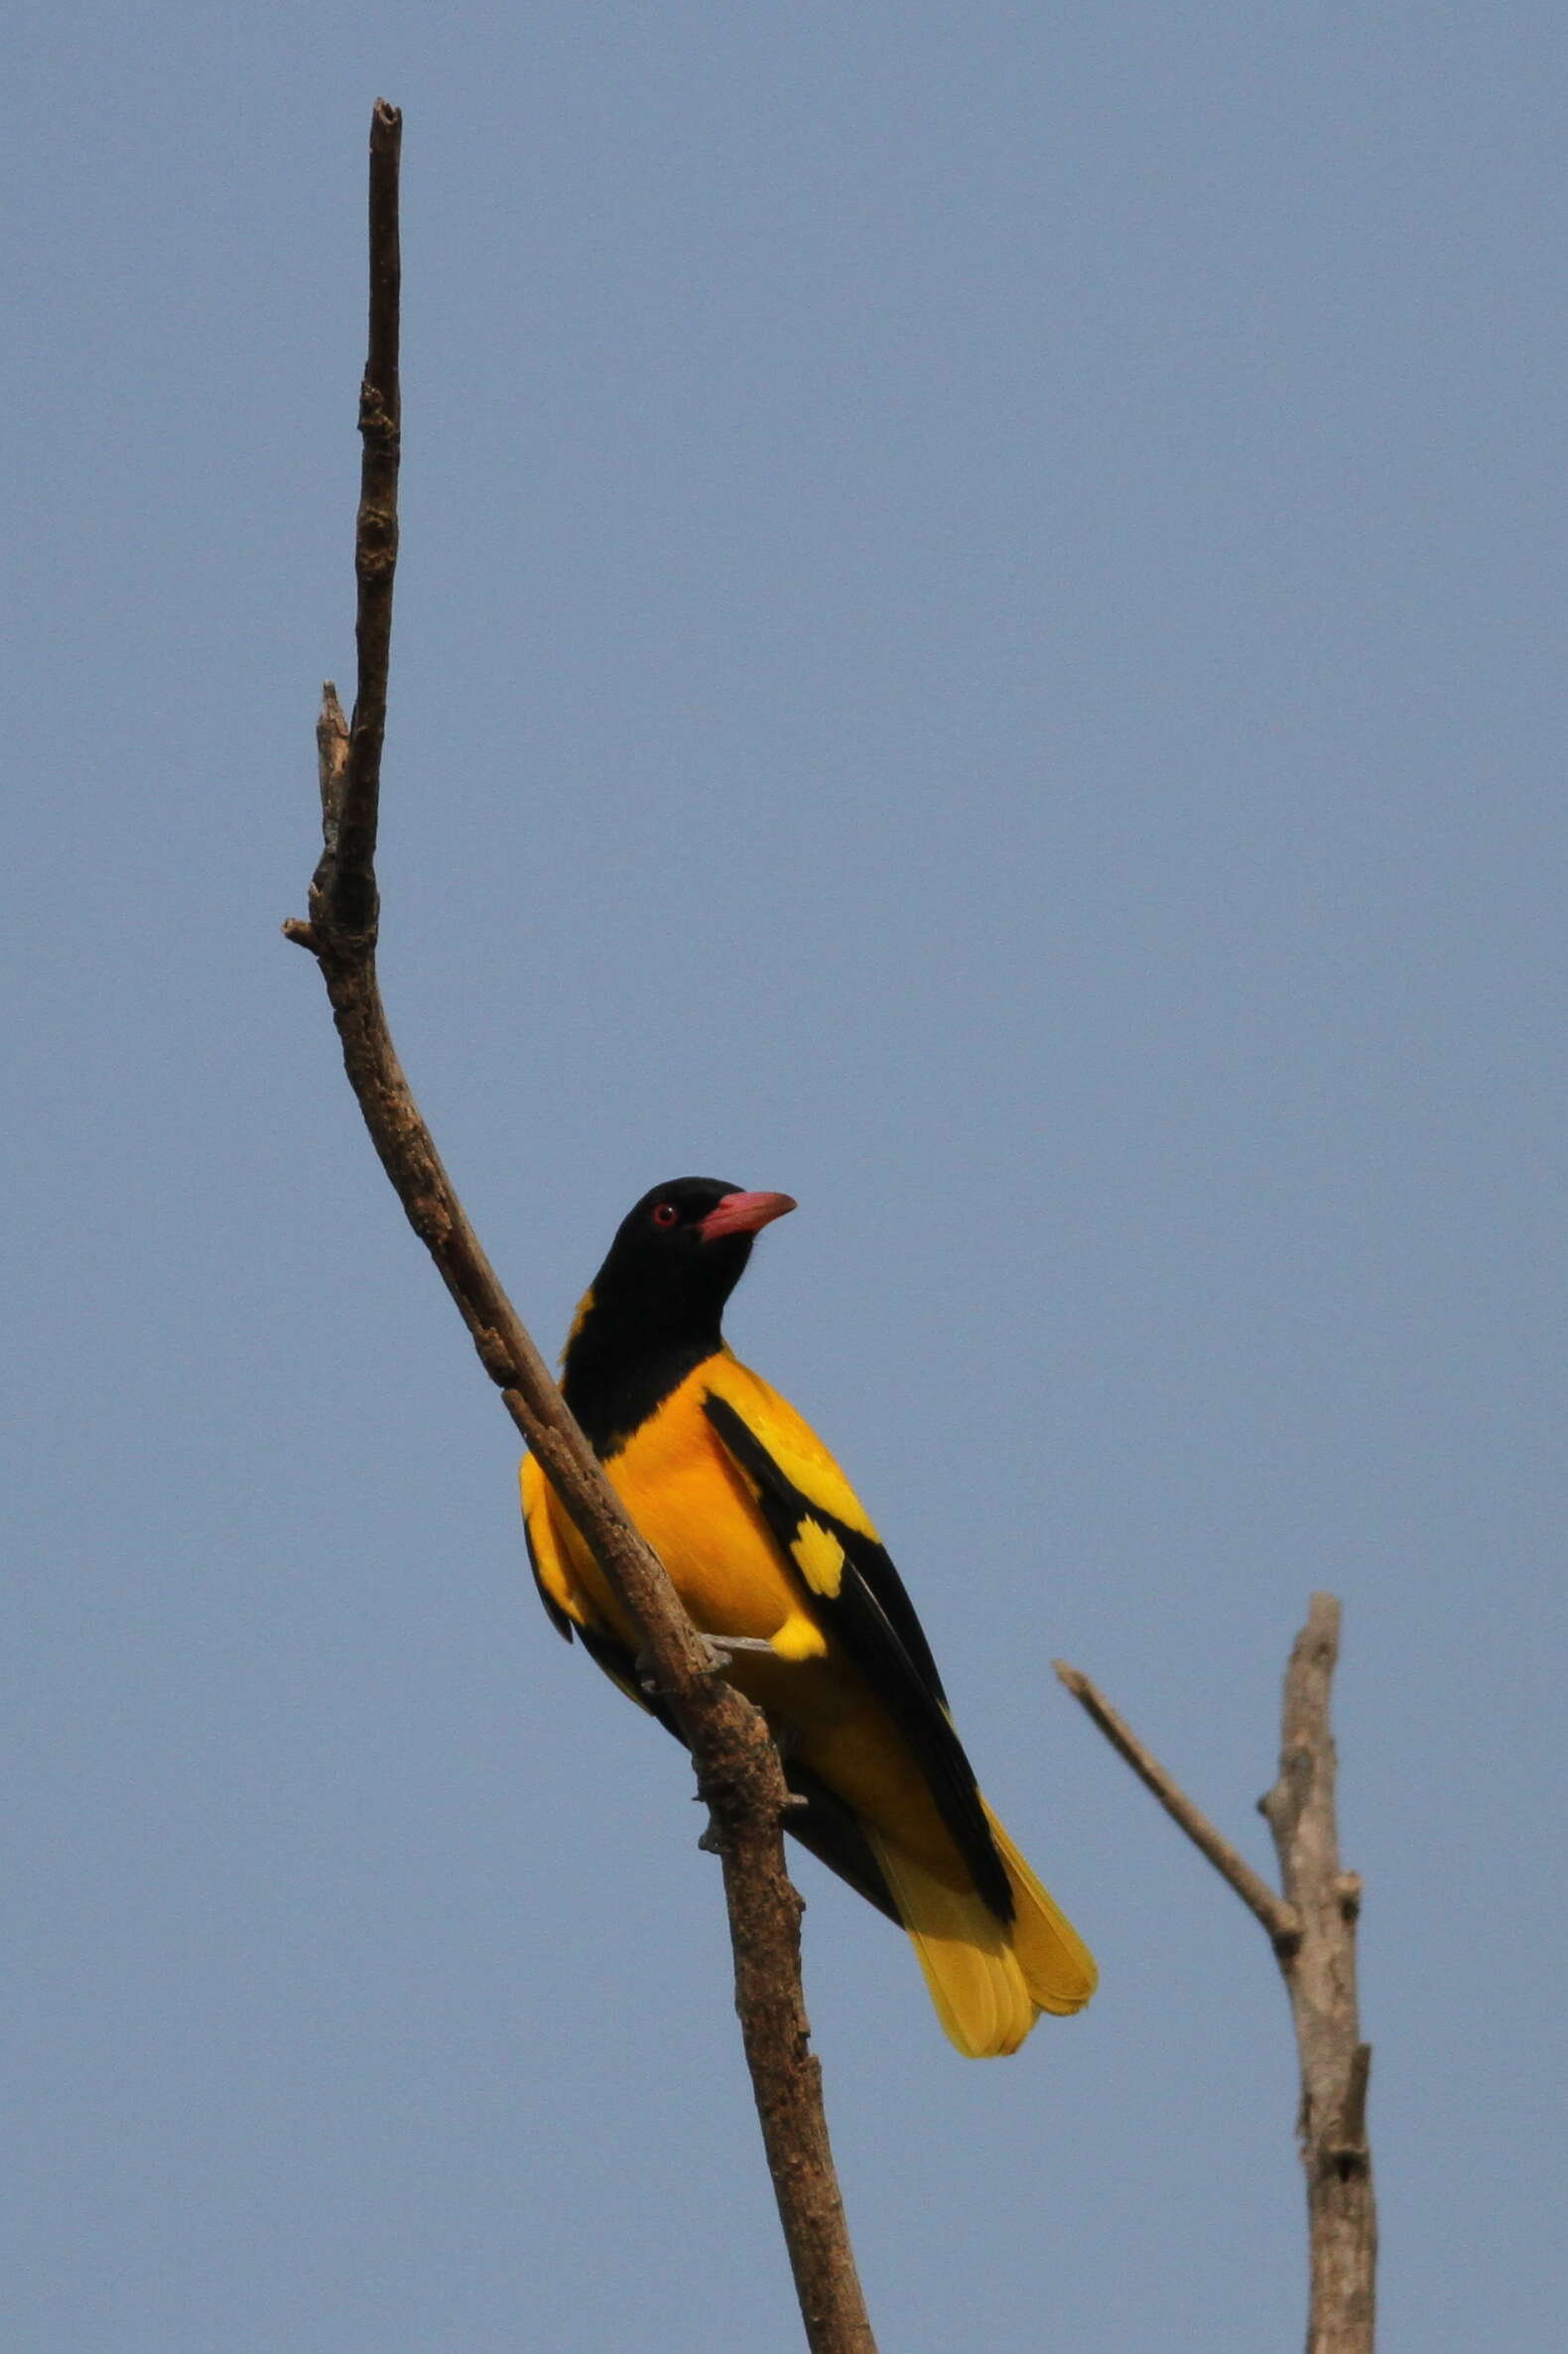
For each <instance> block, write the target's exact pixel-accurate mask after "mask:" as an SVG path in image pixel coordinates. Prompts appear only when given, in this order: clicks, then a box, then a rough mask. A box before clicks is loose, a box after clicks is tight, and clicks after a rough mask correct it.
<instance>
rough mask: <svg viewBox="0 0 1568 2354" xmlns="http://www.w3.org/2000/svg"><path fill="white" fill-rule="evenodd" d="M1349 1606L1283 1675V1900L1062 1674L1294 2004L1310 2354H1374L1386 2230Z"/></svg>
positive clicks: (1092, 1691)
mask: <svg viewBox="0 0 1568 2354" xmlns="http://www.w3.org/2000/svg"><path fill="white" fill-rule="evenodd" d="M1339 1630H1340V1606H1339V1604H1338V1603H1337V1602H1336V1601H1335V1599H1334V1597H1333V1595H1332V1594H1314V1595H1313V1597H1312V1603H1311V1608H1310V1610H1309V1613H1308V1617H1307V1624H1306V1626H1305V1627H1304V1628H1303V1630H1302V1632H1301V1633H1300V1635H1297V1637H1296V1640H1295V1643H1294V1645H1293V1647H1292V1649H1291V1653H1290V1664H1289V1666H1288V1667H1287V1669H1286V1671H1285V1699H1284V1728H1283V1733H1282V1736H1281V1742H1280V1753H1279V1778H1278V1780H1277V1781H1276V1782H1275V1784H1274V1786H1273V1788H1272V1789H1271V1790H1270V1791H1269V1792H1268V1794H1267V1796H1266V1797H1264V1798H1260V1799H1259V1800H1258V1805H1259V1807H1260V1809H1261V1811H1262V1812H1263V1814H1264V1815H1265V1816H1266V1817H1267V1819H1268V1825H1269V1829H1270V1830H1271V1831H1272V1832H1273V1835H1274V1846H1275V1850H1276V1852H1277V1854H1278V1856H1279V1869H1280V1878H1281V1882H1282V1884H1283V1889H1284V1894H1283V1896H1276V1895H1275V1894H1274V1891H1273V1890H1272V1889H1271V1888H1270V1887H1269V1886H1268V1883H1267V1882H1266V1881H1265V1880H1262V1879H1260V1878H1259V1876H1258V1874H1257V1873H1255V1872H1254V1871H1253V1870H1252V1868H1251V1866H1250V1865H1249V1864H1247V1863H1246V1862H1245V1861H1244V1860H1243V1859H1242V1857H1241V1856H1240V1855H1238V1853H1237V1851H1236V1849H1235V1848H1234V1847H1232V1845H1231V1843H1230V1841H1229V1840H1228V1839H1226V1838H1224V1837H1223V1836H1222V1834H1221V1833H1220V1832H1219V1831H1217V1830H1216V1829H1215V1827H1214V1825H1213V1824H1212V1823H1211V1822H1210V1821H1209V1819H1208V1817H1207V1815H1205V1814H1203V1813H1201V1812H1200V1811H1199V1809H1198V1808H1197V1807H1196V1806H1195V1805H1194V1804H1193V1802H1192V1800H1191V1799H1190V1798H1189V1797H1188V1796H1187V1793H1186V1792H1185V1790H1183V1789H1182V1788H1181V1787H1180V1786H1179V1784H1178V1783H1177V1782H1175V1781H1174V1780H1172V1778H1171V1776H1170V1775H1169V1774H1168V1773H1167V1772H1166V1770H1165V1768H1164V1766H1163V1765H1160V1763H1159V1761H1158V1760H1157V1759H1156V1758H1155V1757H1154V1756H1153V1755H1152V1754H1151V1753H1150V1752H1149V1751H1148V1750H1147V1749H1145V1747H1144V1746H1143V1744H1142V1742H1141V1741H1139V1739H1138V1738H1137V1736H1136V1734H1135V1733H1133V1731H1132V1730H1131V1728H1130V1727H1129V1726H1128V1725H1126V1724H1124V1723H1123V1721H1122V1719H1121V1718H1120V1717H1118V1716H1117V1715H1116V1713H1115V1711H1114V1709H1113V1708H1111V1705H1110V1703H1109V1702H1108V1701H1107V1700H1106V1699H1105V1698H1104V1697H1103V1695H1102V1694H1101V1693H1100V1692H1098V1691H1097V1690H1096V1688H1095V1686H1094V1685H1093V1684H1092V1683H1091V1682H1090V1680H1089V1678H1088V1677H1087V1676H1086V1675H1082V1674H1080V1673H1079V1671H1078V1669H1077V1668H1076V1667H1069V1666H1067V1665H1066V1664H1065V1663H1064V1662H1063V1661H1062V1660H1060V1659H1059V1660H1058V1661H1057V1662H1056V1672H1057V1674H1058V1675H1059V1676H1060V1677H1061V1679H1062V1682H1063V1683H1064V1684H1065V1685H1066V1686H1067V1688H1068V1690H1069V1691H1070V1692H1071V1693H1072V1694H1073V1696H1074V1698H1075V1699H1076V1700H1078V1701H1080V1702H1081V1703H1082V1704H1083V1706H1084V1708H1085V1709H1086V1710H1087V1711H1088V1713H1089V1715H1090V1716H1091V1717H1092V1718H1093V1719H1094V1721H1095V1723H1096V1724H1097V1725H1098V1726H1099V1727H1100V1730H1101V1732H1102V1733H1104V1735H1105V1736H1106V1739H1107V1740H1108V1741H1109V1742H1110V1743H1111V1747H1112V1748H1113V1749H1114V1750H1116V1752H1117V1753H1118V1754H1119V1755H1120V1756H1121V1757H1123V1758H1124V1759H1125V1760H1126V1762H1127V1764H1128V1765H1130V1766H1131V1767H1132V1770H1133V1772H1134V1773H1135V1774H1136V1775H1137V1776H1138V1778H1139V1780H1140V1781H1142V1782H1143V1783H1144V1784H1145V1785H1146V1786H1147V1787H1148V1788H1149V1789H1151V1790H1152V1791H1153V1793H1154V1795H1155V1797H1156V1798H1157V1799H1158V1800H1159V1802H1160V1804H1161V1805H1162V1806H1163V1807H1164V1809H1165V1811H1166V1813H1167V1814H1168V1815H1170V1817H1171V1818H1172V1820H1173V1821H1174V1822H1176V1823H1178V1824H1180V1826H1181V1828H1182V1830H1183V1831H1185V1832H1186V1834H1187V1836H1188V1838H1189V1839H1190V1840H1192V1842H1193V1844H1194V1845H1195V1846H1196V1847H1197V1848H1199V1849H1200V1850H1201V1851H1202V1853H1203V1854H1204V1855H1206V1856H1207V1857H1208V1859H1209V1861H1210V1863H1211V1864H1213V1866H1214V1868H1215V1870H1216V1871H1217V1872H1218V1873H1220V1875H1221V1876H1222V1878H1223V1879H1225V1880H1226V1881H1228V1882H1229V1883H1230V1885H1231V1887H1232V1888H1234V1889H1235V1891H1236V1893H1237V1895H1238V1896H1240V1897H1241V1900H1242V1902H1243V1903H1244V1904H1245V1905H1246V1906H1247V1907H1248V1909H1249V1910H1250V1911H1251V1912H1252V1913H1253V1914H1254V1915H1255V1917H1256V1918H1257V1920H1258V1921H1260V1922H1261V1924H1262V1926H1263V1928H1264V1929H1265V1930H1266V1931H1267V1933H1268V1936H1269V1939H1270V1941H1271V1943H1272V1945H1273V1948H1274V1953H1275V1955H1276V1957H1277V1959H1278V1962H1279V1967H1280V1973H1281V1975H1282V1976H1283V1978H1284V1981H1285V1991H1286V1993H1287V1994H1288V1996H1289V1998H1290V2010H1291V2018H1292V2021H1293V2023H1294V2027H1295V2032H1296V2049H1297V2053H1298V2056H1299V2059H1300V2063H1301V2106H1300V2112H1299V2125H1298V2132H1299V2136H1300V2144H1301V2158H1302V2163H1303V2165H1304V2167H1305V2169H1306V2175H1307V2225H1308V2239H1309V2255H1310V2266H1311V2301H1310V2306H1309V2313H1308V2322H1307V2354H1372V2338H1373V2328H1374V2315H1375V2283H1376V2264H1377V2218H1376V2208H1375V2204H1374V2201H1373V2197H1372V2149H1371V2146H1370V2144H1369V2142H1368V2138H1367V2089H1368V2084H1369V2080H1370V2077H1371V2072H1372V2046H1371V2044H1370V2043H1364V2042H1362V2040H1361V2029H1360V2027H1359V2025H1358V2020H1357V2008H1356V1923H1357V1921H1358V1919H1359V1918H1360V1915H1361V1904H1362V1884H1361V1881H1360V1879H1359V1877H1358V1876H1357V1874H1356V1873H1354V1872H1345V1871H1342V1870H1341V1868H1340V1850H1339V1830H1338V1825H1337V1820H1336V1815H1335V1806H1334V1776H1335V1755H1334V1742H1333V1738H1332V1735H1331V1733H1330V1731H1329V1688H1330V1685H1331V1683H1332V1681H1333V1676H1334V1668H1335V1663H1336V1661H1337V1659H1338V1656H1339Z"/></svg>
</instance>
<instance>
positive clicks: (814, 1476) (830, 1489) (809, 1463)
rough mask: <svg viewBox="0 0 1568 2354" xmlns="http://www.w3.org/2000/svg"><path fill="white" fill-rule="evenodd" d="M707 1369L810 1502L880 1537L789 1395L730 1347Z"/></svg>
mask: <svg viewBox="0 0 1568 2354" xmlns="http://www.w3.org/2000/svg"><path fill="white" fill-rule="evenodd" d="M703 1371H704V1376H705V1380H706V1384H707V1386H708V1388H710V1389H711V1390H712V1391H713V1393H714V1395H715V1396H716V1397H721V1398H723V1399H724V1400H725V1402H726V1403H727V1404H728V1405H731V1406H733V1408H734V1410H735V1412H736V1413H737V1414H738V1415H739V1416H740V1418H741V1420H742V1421H743V1422H744V1423H745V1424H746V1427H747V1428H748V1429H749V1430H750V1431H751V1432H752V1433H753V1435H754V1436H755V1438H756V1440H757V1442H758V1444H759V1445H760V1446H763V1447H765V1448H766V1449H767V1452H768V1453H769V1454H770V1455H771V1456H772V1458H773V1460H774V1462H775V1463H776V1464H777V1465H778V1467H779V1470H780V1471H781V1472H782V1473H783V1474H784V1477H785V1479H786V1480H788V1481H789V1483H790V1485H791V1487H792V1488H794V1489H796V1490H797V1491H798V1492H799V1494H800V1495H801V1496H803V1497H804V1498H805V1500H806V1502H807V1503H808V1504H817V1505H818V1506H819V1507H820V1508H821V1509H822V1510H823V1511H825V1512H828V1513H830V1514H831V1515H832V1517H833V1518H834V1519H835V1520H842V1521H843V1523H844V1525H845V1527H846V1528H852V1529H853V1530H854V1531H855V1533H856V1535H858V1536H868V1537H869V1538H870V1539H871V1541H872V1543H873V1544H880V1543H881V1541H882V1540H881V1538H880V1537H879V1536H878V1535H877V1533H876V1530H875V1528H874V1527H873V1526H872V1524H871V1520H870V1517H869V1515H868V1514H867V1512H866V1509H865V1506H864V1505H863V1504H861V1502H860V1500H859V1498H858V1497H857V1496H856V1495H855V1493H854V1490H853V1489H852V1488H851V1487H850V1485H849V1481H848V1480H847V1479H846V1478H845V1476H844V1473H843V1472H842V1471H841V1470H840V1469H839V1466H838V1464H837V1463H836V1462H835V1461H834V1459H833V1457H832V1456H831V1455H830V1454H829V1452H828V1450H827V1448H826V1447H825V1446H824V1445H823V1443H822V1441H821V1439H820V1438H819V1437H818V1436H817V1433H816V1432H815V1431H814V1430H813V1429H812V1426H811V1424H810V1423H809V1422H808V1421H807V1420H806V1419H805V1417H804V1416H803V1415H801V1414H797V1412H796V1411H795V1408H794V1407H793V1406H792V1405H791V1404H790V1402H789V1400H788V1398H786V1397H780V1395H779V1393H778V1391H777V1390H776V1389H774V1388H772V1387H770V1385H769V1384H768V1383H767V1382H766V1381H764V1380H763V1379H762V1378H761V1376H760V1375H759V1374H757V1373H752V1371H751V1370H750V1368H749V1366H743V1365H742V1364H741V1363H740V1362H739V1360H738V1359H737V1358H734V1357H731V1356H730V1354H729V1352H728V1350H727V1349H726V1350H724V1351H722V1352H721V1353H720V1354H719V1356H718V1357H715V1358H711V1359H710V1360H709V1362H708V1364H707V1365H706V1366H705V1367H704V1369H703ZM823 1533H824V1534H826V1531H824V1532H823ZM841 1563H842V1556H841ZM801 1568H802V1574H803V1575H805V1576H806V1577H807V1580H808V1583H810V1582H812V1581H811V1578H810V1572H809V1571H807V1570H806V1568H805V1565H804V1563H802V1564H801ZM837 1590H838V1588H837V1582H836V1583H835V1584H834V1585H833V1586H831V1587H827V1586H824V1587H819V1589H818V1591H819V1592H823V1593H835V1592H837Z"/></svg>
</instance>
